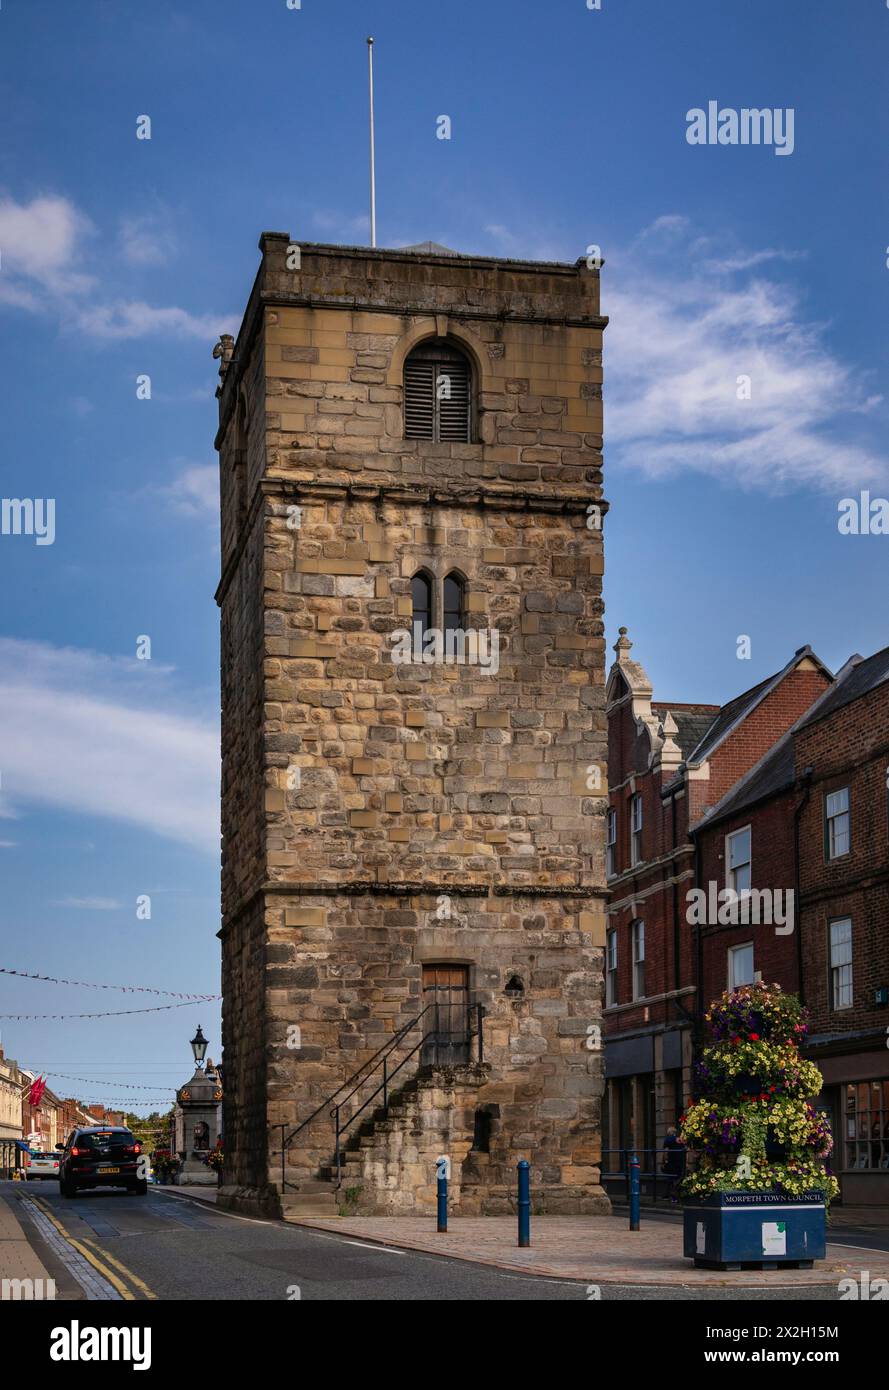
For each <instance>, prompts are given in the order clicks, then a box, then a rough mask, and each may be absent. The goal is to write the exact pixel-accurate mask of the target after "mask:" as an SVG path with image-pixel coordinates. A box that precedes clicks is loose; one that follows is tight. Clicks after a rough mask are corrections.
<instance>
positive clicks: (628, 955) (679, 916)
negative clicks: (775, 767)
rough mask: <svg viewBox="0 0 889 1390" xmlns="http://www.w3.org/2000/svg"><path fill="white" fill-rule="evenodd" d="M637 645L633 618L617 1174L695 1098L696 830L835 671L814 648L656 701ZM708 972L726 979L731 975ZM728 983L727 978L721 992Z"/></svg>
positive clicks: (617, 905) (618, 840)
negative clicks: (626, 1155) (726, 689)
mask: <svg viewBox="0 0 889 1390" xmlns="http://www.w3.org/2000/svg"><path fill="white" fill-rule="evenodd" d="M631 646H632V644H631V642H630V641H629V640H628V638H627V635H626V629H624V628H621V631H620V637H619V639H618V642H617V643H616V645H615V652H616V655H617V660H616V661H615V663H614V665H613V666H612V669H611V672H610V675H609V679H608V686H607V696H606V698H607V715H608V740H609V772H608V784H609V812H608V819H609V824H608V837H607V838H608V865H607V867H608V885H609V889H610V899H609V908H608V927H607V932H606V962H605V965H606V1000H605V1011H604V1021H605V1026H604V1035H605V1038H604V1041H605V1068H606V1092H605V1097H604V1107H603V1141H602V1142H603V1149H604V1150H611V1151H612V1153H611V1158H610V1161H609V1159H608V1157H607V1156H606V1159H605V1165H604V1166H605V1170H606V1171H608V1168H609V1167H611V1168H612V1169H616V1168H617V1167H619V1164H620V1157H619V1153H618V1151H619V1150H622V1149H625V1148H629V1147H635V1148H637V1149H641V1150H648V1151H652V1150H657V1149H659V1148H660V1145H661V1144H662V1142H663V1137H664V1134H665V1132H666V1130H667V1128H668V1126H670V1125H672V1124H675V1122H676V1120H677V1117H678V1115H679V1114H680V1112H681V1110H682V1108H683V1105H684V1103H685V1100H686V1098H687V1096H688V1094H689V1090H690V1081H691V1065H692V1057H693V1047H694V1040H695V1039H694V1033H695V1026H696V1020H697V1018H698V1017H699V1014H700V1010H701V1000H702V983H703V973H702V965H701V959H700V956H701V952H702V948H703V938H702V934H701V933H699V932H698V931H697V930H696V929H695V928H693V927H692V926H690V925H689V920H688V912H689V903H688V896H687V895H688V893H689V891H690V890H692V889H694V888H695V887H697V886H698V884H699V883H700V882H701V881H702V880H703V874H704V870H703V868H702V866H700V865H699V864H698V862H697V855H698V854H699V853H700V850H699V848H698V847H697V846H696V844H695V841H694V838H693V835H692V830H693V828H694V826H695V825H696V824H697V823H698V822H699V821H701V819H702V817H705V816H706V815H708V814H709V813H710V812H712V810H713V808H714V807H716V806H718V805H719V804H720V803H722V802H724V799H725V798H727V796H728V794H729V793H730V792H731V791H732V789H733V788H735V787H736V786H737V784H738V783H739V781H740V779H741V778H743V777H744V776H745V775H746V774H748V773H749V772H750V770H751V768H753V767H754V765H755V764H757V762H759V760H760V759H762V758H763V757H764V756H765V755H766V754H768V753H769V752H770V750H771V749H772V748H773V747H774V745H775V743H776V742H777V741H778V740H779V739H780V738H781V737H782V736H783V735H784V734H785V733H786V732H787V731H788V730H789V729H790V728H791V726H792V725H793V724H794V723H795V722H796V721H797V720H798V719H799V718H800V716H801V715H802V714H803V713H804V712H805V711H807V710H808V709H809V708H810V707H811V705H812V704H813V702H814V701H815V700H816V699H817V698H818V696H819V695H821V694H822V693H823V692H824V691H825V690H826V689H827V688H828V686H829V684H830V682H831V680H832V677H831V673H830V671H829V670H828V669H827V667H825V666H824V664H823V663H822V662H821V661H820V660H819V659H818V657H817V656H816V655H815V653H814V652H812V651H811V649H810V648H808V647H801V648H800V649H799V650H798V651H797V652H796V653H795V654H794V656H793V657H792V658H791V660H790V661H789V662H788V663H787V665H786V666H785V667H784V668H783V669H782V670H781V671H778V672H777V673H776V674H775V675H773V676H770V677H769V678H768V679H767V680H764V681H761V682H760V683H759V684H758V685H756V686H754V687H753V688H752V689H751V690H748V691H746V692H745V693H744V694H743V695H739V696H738V697H737V698H736V699H734V700H731V701H729V703H728V704H726V705H724V706H722V707H720V706H717V705H687V704H672V703H664V702H661V701H655V700H654V699H653V689H652V686H651V682H650V681H649V679H648V676H647V675H646V673H645V671H644V669H643V668H642V666H640V665H639V663H638V662H635V661H633V660H631V658H630V655H629V652H630V649H631ZM732 844H733V846H734V847H735V848H736V849H737V848H739V844H740V842H738V841H733V842H732ZM709 852H710V853H711V854H712V855H713V856H714V859H713V863H712V864H708V865H707V868H706V872H707V873H709V874H710V875H711V877H712V878H713V880H714V882H718V883H719V885H720V887H721V886H723V884H724V883H725V876H726V871H727V870H726V865H725V864H724V863H722V864H720V863H719V860H718V856H719V854H720V852H722V853H723V854H724V853H725V848H724V846H723V847H722V849H721V851H720V847H719V846H717V845H715V844H714V845H713V847H712V848H711V850H710V851H709ZM742 868H743V866H742V865H741V864H740V861H739V862H738V863H737V864H736V865H734V866H732V871H733V873H734V875H735V878H736V879H737V878H738V872H739V870H741V869H742ZM724 949H725V948H721V950H722V951H723V957H722V958H723V962H724V961H725V959H726V957H725V954H724ZM739 962H740V957H739ZM708 969H711V972H712V978H713V981H714V984H715V983H716V981H717V975H719V974H720V973H721V972H720V971H717V968H716V966H715V964H714V965H713V966H712V967H708ZM724 988H726V981H725V980H724V979H720V980H719V982H718V986H717V987H716V988H715V990H714V992H715V993H719V992H721V990H722V989H724ZM652 1161H653V1159H652V1156H651V1153H650V1152H649V1155H648V1164H651V1163H652ZM646 1166H647V1165H646Z"/></svg>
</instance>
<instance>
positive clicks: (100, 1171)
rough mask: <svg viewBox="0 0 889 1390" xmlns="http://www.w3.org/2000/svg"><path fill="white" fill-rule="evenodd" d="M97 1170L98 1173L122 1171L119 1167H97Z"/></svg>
mask: <svg viewBox="0 0 889 1390" xmlns="http://www.w3.org/2000/svg"><path fill="white" fill-rule="evenodd" d="M96 1172H97V1173H119V1172H120V1169H119V1168H97V1169H96Z"/></svg>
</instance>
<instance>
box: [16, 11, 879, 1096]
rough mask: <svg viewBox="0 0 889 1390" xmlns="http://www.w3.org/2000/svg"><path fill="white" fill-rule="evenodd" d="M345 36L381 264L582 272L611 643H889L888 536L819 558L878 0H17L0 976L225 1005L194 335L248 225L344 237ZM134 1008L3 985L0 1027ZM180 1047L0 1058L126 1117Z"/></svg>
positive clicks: (357, 189) (347, 227)
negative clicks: (147, 649) (123, 987)
mask: <svg viewBox="0 0 889 1390" xmlns="http://www.w3.org/2000/svg"><path fill="white" fill-rule="evenodd" d="M368 33H373V34H374V37H375V40H376V44H375V61H376V83H377V133H378V154H377V186H378V240H379V243H380V244H381V245H390V246H395V245H403V244H406V243H410V242H414V241H420V240H425V239H427V238H432V239H434V240H438V241H442V242H444V243H445V244H447V245H449V246H452V247H454V248H456V249H457V250H461V251H472V252H478V253H483V254H488V255H506V256H528V257H538V258H556V259H566V260H572V261H573V260H574V259H575V258H576V257H577V256H578V255H581V254H584V253H585V251H586V248H587V247H588V246H589V245H591V244H596V245H599V246H601V248H602V252H603V255H604V257H605V261H606V264H605V268H604V270H603V276H602V280H603V308H604V310H605V312H607V313H608V314H610V315H611V320H612V322H611V326H610V328H609V329H608V331H607V334H606V355H605V363H606V377H605V380H606V386H605V405H606V417H605V419H606V426H605V428H606V453H605V458H606V490H607V495H608V497H609V500H610V502H611V505H612V511H611V514H610V516H609V518H608V521H607V525H606V547H607V549H606V604H607V622H608V628H607V631H608V640H609V644H610V643H611V642H613V641H614V639H615V637H616V629H617V626H618V624H621V623H623V624H626V625H627V626H628V627H629V629H630V635H631V637H632V638H633V640H634V642H635V644H636V645H635V648H634V656H636V657H637V658H638V659H639V660H641V661H642V662H643V664H644V665H645V666H646V667H647V669H648V671H649V674H650V675H651V677H652V679H653V681H654V684H655V693H656V696H657V697H658V698H662V699H664V698H673V699H676V700H683V701H691V700H704V701H720V700H724V699H727V698H729V697H731V696H732V695H733V694H735V693H737V692H738V691H739V690H741V689H744V688H746V687H747V686H749V685H752V684H753V683H754V682H756V681H758V680H759V679H761V678H762V677H763V676H764V675H766V674H768V673H770V672H771V671H773V670H775V669H777V668H778V667H780V666H782V665H783V664H784V663H785V661H786V660H787V659H788V657H789V656H790V654H791V653H792V652H793V650H794V649H795V648H796V647H798V646H800V645H801V644H803V643H804V642H810V643H811V644H812V645H813V646H814V647H815V649H816V650H817V651H818V653H819V654H820V655H821V656H822V658H823V659H824V660H825V661H827V662H828V664H830V665H831V666H833V667H837V666H838V665H840V664H841V663H842V662H843V661H844V660H845V659H846V657H847V656H848V655H849V654H850V653H851V652H853V651H856V650H857V651H860V652H861V653H863V654H867V653H869V652H871V651H874V650H875V649H877V648H879V647H881V646H884V645H885V644H886V642H887V640H889V637H887V630H886V621H885V614H886V607H887V605H886V551H887V548H889V538H887V537H883V536H879V535H861V536H841V535H840V534H839V533H838V531H837V504H838V501H839V499H840V498H842V497H845V496H849V495H856V496H857V494H858V492H859V490H860V489H861V488H862V487H868V488H870V490H871V492H872V494H873V495H874V496H889V457H887V448H886V442H885V441H886V422H887V402H886V399H885V393H886V386H885V382H886V375H887V350H889V349H887V341H886V332H885V326H886V323H887V320H889V314H887V309H889V304H887V289H889V269H887V257H889V250H887V245H889V206H887V202H889V200H887V191H886V190H887V180H886V165H885V151H886V148H887V144H889V113H887V107H886V103H885V99H884V91H885V85H884V84H885V73H886V70H887V61H889V9H887V7H886V5H885V4H883V3H881V0H846V3H844V4H837V3H835V2H834V3H827V2H826V0H783V3H782V4H781V5H779V6H776V5H775V4H774V0H747V3H745V4H744V5H743V6H741V5H737V4H730V3H728V0H687V2H686V3H676V4H664V3H662V0H657V3H655V0H602V8H601V10H599V11H591V10H589V9H587V7H586V3H585V0H555V3H550V4H546V5H544V4H542V3H531V2H530V0H485V3H484V4H483V5H480V4H477V3H476V4H468V3H465V0H452V3H451V4H450V5H448V6H446V7H439V6H431V5H418V4H417V3H416V0H414V2H413V3H406V0H386V2H385V3H376V4H374V3H363V4H357V3H322V0H303V4H302V7H301V8H300V9H299V10H290V9H288V8H287V5H286V3H285V0H251V3H249V4H248V3H246V0H213V3H210V0H189V3H188V4H187V5H186V4H184V3H183V4H178V5H177V4H170V3H166V2H165V0H155V3H152V4H151V5H144V6H137V5H129V4H124V3H119V2H118V0H106V2H105V3H101V2H100V0H79V3H78V4H77V5H70V6H69V5H66V6H61V5H59V4H58V3H57V0H27V3H25V0H5V2H4V4H3V6H2V10H0V83H2V104H3V111H4V122H3V132H2V136H0V318H2V325H3V333H2V354H3V359H2V361H3V373H2V398H3V422H4V435H5V439H4V443H5V449H4V460H3V486H2V493H3V496H5V497H10V496H12V497H21V496H30V497H53V498H55V499H56V538H55V542H54V544H53V545H51V546H42V547H41V546H36V545H35V543H34V540H33V538H31V537H24V536H3V535H0V577H2V583H0V775H2V780H0V881H2V897H0V923H2V941H3V950H2V952H0V964H2V965H5V966H7V967H11V968H16V969H20V970H32V971H36V972H40V973H43V974H52V975H57V976H61V977H65V978H72V979H78V980H87V981H95V982H103V983H120V984H128V985H141V986H150V987H154V988H160V989H168V990H178V991H186V992H192V993H212V992H214V991H215V990H216V989H217V988H218V978H219V974H218V943H217V942H216V939H215V935H214V934H215V931H216V930H217V928H218V893H217V889H218V853H217V851H216V849H215V847H214V846H215V835H216V828H215V827H216V791H217V776H218V774H217V746H218V735H217V724H218V695H217V610H216V607H215V604H214V602H213V591H214V588H215V585H216V581H217V578H218V562H219V561H218V548H217V537H216V512H215V492H216V479H215V454H214V453H213V449H212V440H213V434H214V427H215V401H214V395H213V392H214V388H215V384H216V375H215V364H214V363H213V361H212V359H211V356H210V349H211V347H212V344H213V342H214V340H215V338H216V336H217V335H218V333H219V332H220V331H221V330H225V329H232V328H233V327H234V326H235V325H236V323H237V321H238V317H239V313H240V311H241V309H242V308H243V306H244V303H245V301H246V297H247V294H248V291H249V288H250V284H251V282H252V278H253V275H254V273H255V268H256V264H257V255H258V253H257V249H256V243H257V238H258V236H259V233H260V232H261V231H262V230H264V229H270V230H280V231H287V232H290V233H291V234H292V235H293V236H294V237H295V238H297V239H299V240H303V241H308V240H317V241H332V242H347V243H350V244H366V243H367V241H368V240H369V231H368V218H367V127H366V102H367V94H366V52H367V50H366V46H365V43H364V40H365V37H366V35H367V34H368ZM709 100H716V101H718V102H719V104H720V106H721V107H732V108H737V109H739V108H742V107H757V108H763V107H770V108H781V109H786V108H793V111H794V149H793V153H792V155H789V156H784V157H781V156H777V155H776V154H775V152H774V149H773V148H769V147H766V146H760V147H752V146H747V147H742V146H722V145H716V146H712V147H711V146H704V147H698V146H692V145H689V144H688V142H687V141H686V138H685V135H686V129H687V122H686V113H687V112H688V111H689V110H690V109H692V108H695V107H706V105H707V102H708V101H709ZM442 114H446V115H449V116H450V118H451V122H452V138H451V139H450V140H449V141H445V140H439V139H437V138H436V120H437V117H438V116H439V115H442ZM141 115H149V116H150V117H151V121H152V138H151V140H150V141H147V140H141V141H140V140H137V139H136V122H137V118H138V117H139V116H141ZM141 374H147V375H149V376H150V378H151V399H150V400H137V398H136V378H137V376H139V375H141ZM742 375H746V376H749V377H750V383H751V385H750V399H749V400H738V394H737V393H738V388H737V385H736V383H737V381H738V378H739V377H740V376H742ZM742 634H744V635H748V636H750V638H751V643H752V654H751V659H750V660H749V661H743V662H740V661H738V660H737V658H736V655H735V652H736V643H737V638H738V637H739V636H740V635H742ZM142 636H148V637H150V639H151V660H150V661H139V660H137V659H136V650H137V641H138V639H139V638H140V637H142ZM609 655H610V653H609ZM146 894H147V895H149V896H150V898H151V919H150V920H139V919H137V916H136V901H137V898H139V897H140V896H142V895H146ZM97 1001H100V1002H97ZM151 1002H152V1000H151V998H150V997H148V996H144V997H142V996H137V995H124V994H117V993H114V992H110V991H94V990H86V989H82V988H79V989H75V988H73V987H62V986H59V985H48V984H47V985H43V984H39V983H36V982H27V983H26V982H16V981H14V980H11V979H9V978H4V977H3V976H0V1013H14V1012H27V1013H44V1012H46V1013H62V1012H71V1013H78V1012H87V1011H90V1010H92V1009H98V1008H104V1009H123V1008H135V1007H139V1006H140V1004H150V1003H151ZM159 1002H163V1001H159ZM198 1022H200V1023H202V1024H203V1026H204V1031H205V1033H206V1034H207V1035H208V1036H209V1037H210V1039H211V1049H210V1050H211V1053H213V1054H218V1049H219V1018H218V1006H216V1005H213V1004H210V1005H200V1006H195V1007H194V1008H192V1007H191V1006H189V1007H188V1008H182V1009H175V1010H171V1011H169V1012H164V1013H157V1014H144V1015H133V1016H132V1017H129V1018H118V1019H103V1020H94V1021H85V1020H84V1021H14V1020H3V1019H0V1030H2V1041H3V1044H4V1046H5V1048H6V1050H7V1052H8V1053H9V1054H10V1055H13V1056H16V1057H18V1058H19V1060H20V1061H21V1062H22V1063H23V1064H26V1065H28V1066H30V1067H37V1068H43V1069H46V1070H47V1071H49V1072H50V1073H65V1074H66V1077H67V1076H70V1077H72V1078H73V1077H81V1076H82V1077H87V1078H95V1081H94V1082H92V1083H91V1084H89V1085H88V1084H86V1083H81V1082H79V1081H75V1080H73V1079H72V1080H71V1081H70V1082H69V1083H68V1084H66V1079H65V1078H63V1077H61V1076H58V1078H56V1076H54V1075H51V1076H50V1082H51V1084H53V1085H55V1086H57V1088H58V1089H60V1090H70V1091H73V1092H75V1093H79V1094H81V1095H82V1096H84V1097H85V1098H88V1099H102V1098H106V1097H107V1098H109V1099H110V1098H112V1097H113V1098H118V1099H119V1098H122V1097H123V1096H125V1095H127V1094H130V1093H128V1092H126V1091H124V1090H123V1089H121V1083H123V1082H126V1083H127V1084H132V1085H135V1084H139V1085H149V1086H155V1084H157V1085H158V1086H160V1084H161V1083H163V1085H164V1086H166V1087H169V1086H170V1085H175V1084H177V1083H179V1082H180V1081H181V1080H182V1079H183V1078H184V1076H185V1075H186V1074H187V1072H188V1064H189V1059H190V1053H189V1049H188V1045H187V1043H188V1039H189V1037H190V1036H191V1035H192V1032H193V1029H194V1027H195V1025H196V1024H197V1023H198ZM115 1081H117V1086H116V1087H115V1085H114V1084H113V1083H114V1082H115ZM132 1094H133V1096H134V1097H135V1095H137V1094H139V1093H137V1092H133V1093H132ZM142 1094H143V1095H145V1096H146V1097H147V1098H148V1099H149V1102H150V1097H149V1095H148V1092H143V1093H142ZM151 1094H152V1095H154V1094H157V1095H158V1096H161V1095H162V1094H166V1092H165V1091H162V1090H161V1089H158V1090H157V1091H156V1092H152V1093H151Z"/></svg>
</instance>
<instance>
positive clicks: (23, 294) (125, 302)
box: [0, 195, 235, 342]
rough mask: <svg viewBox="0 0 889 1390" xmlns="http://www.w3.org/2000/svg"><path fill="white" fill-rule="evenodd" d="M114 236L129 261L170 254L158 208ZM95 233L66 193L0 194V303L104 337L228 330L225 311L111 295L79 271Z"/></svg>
mask: <svg viewBox="0 0 889 1390" xmlns="http://www.w3.org/2000/svg"><path fill="white" fill-rule="evenodd" d="M120 236H121V254H122V255H123V257H124V259H125V260H126V261H127V262H128V263H129V264H130V265H132V266H147V265H152V264H155V265H156V264H162V263H163V261H164V260H165V259H167V257H168V255H169V254H171V248H172V245H173V237H172V232H171V231H170V229H169V228H168V227H165V225H164V223H163V221H162V219H161V215H160V214H157V215H153V216H143V217H134V218H129V219H127V218H124V219H123V222H122V226H121V233H120ZM97 239H98V232H97V230H96V228H95V227H94V226H93V224H92V222H91V221H90V219H89V218H88V217H86V216H85V215H84V214H83V213H82V212H81V211H80V210H79V209H78V208H77V207H75V205H74V204H73V203H72V202H70V200H69V199H67V198H63V197H59V196H58V195H45V196H41V197H37V198H34V199H32V201H31V202H30V203H17V202H15V201H14V200H13V199H11V198H4V199H2V200H0V254H2V257H3V274H2V276H0V305H2V304H5V305H6V306H7V307H10V308H16V309H22V310H26V311H28V312H30V313H42V314H55V315H56V316H57V317H58V319H59V320H60V322H61V323H62V325H63V326H64V327H65V328H68V329H71V330H75V331H77V332H79V333H82V334H84V335H86V336H88V337H91V338H94V339H97V340H99V341H103V342H117V341H121V340H123V339H131V338H145V337H150V336H153V335H156V334H164V335H165V336H167V337H178V338H197V339H201V340H203V341H205V342H212V341H213V339H214V338H215V337H217V336H218V334H219V333H221V332H230V331H232V328H233V325H234V324H235V320H234V319H233V318H232V316H230V315H210V314H194V313H192V312H191V311H190V310H188V309H184V308H182V307H180V306H178V305H161V306H156V305H151V304H147V303H145V302H144V301H143V300H140V299H130V298H127V297H125V296H122V295H117V296H116V295H114V294H113V293H110V294H109V293H108V291H107V289H106V281H105V278H104V277H103V278H101V279H100V278H99V277H98V276H95V275H91V274H88V273H86V271H85V270H84V265H85V264H86V262H87V260H88V253H89V250H90V248H91V247H92V246H93V244H94V243H95V242H96V241H97Z"/></svg>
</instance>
